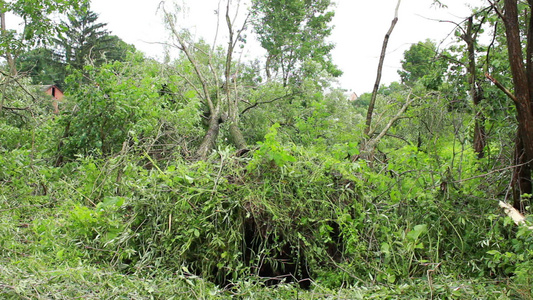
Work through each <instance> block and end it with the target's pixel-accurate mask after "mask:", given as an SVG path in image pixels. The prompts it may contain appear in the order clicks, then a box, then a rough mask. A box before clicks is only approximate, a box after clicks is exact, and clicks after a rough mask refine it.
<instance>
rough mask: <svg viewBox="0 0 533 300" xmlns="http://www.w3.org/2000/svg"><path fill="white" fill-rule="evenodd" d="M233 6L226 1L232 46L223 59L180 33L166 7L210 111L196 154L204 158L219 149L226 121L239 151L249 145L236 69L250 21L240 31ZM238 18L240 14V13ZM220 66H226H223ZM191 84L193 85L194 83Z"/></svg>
mask: <svg viewBox="0 0 533 300" xmlns="http://www.w3.org/2000/svg"><path fill="white" fill-rule="evenodd" d="M230 3H231V1H230V0H228V1H227V2H226V8H225V14H224V20H225V23H226V26H227V29H228V41H227V43H228V46H227V48H226V50H225V53H224V54H223V56H224V58H223V59H222V57H221V56H220V55H219V54H220V52H219V51H217V49H216V47H215V46H213V47H212V48H209V47H206V44H205V43H195V42H194V41H193V40H192V38H191V35H190V33H189V32H188V31H187V30H180V29H179V28H178V25H177V24H176V18H175V15H173V14H171V13H169V12H168V11H167V10H166V9H165V8H164V7H163V12H164V18H165V21H166V23H167V25H168V27H169V29H170V31H171V33H172V38H173V39H174V41H175V44H174V45H175V47H176V48H178V49H179V50H180V51H181V52H182V53H183V54H184V56H185V58H186V59H187V61H188V62H189V63H190V66H191V71H192V73H193V74H194V75H195V79H196V81H197V82H198V83H199V85H200V88H197V89H196V90H197V91H198V95H199V96H200V97H201V98H202V100H203V101H204V104H205V106H206V107H207V110H208V116H207V117H208V128H207V131H206V133H205V135H204V138H203V139H202V142H201V143H200V146H199V147H198V149H197V151H196V156H197V157H198V158H200V159H204V158H206V157H207V155H208V154H209V152H210V151H211V149H213V147H214V146H215V143H216V139H217V137H218V135H219V131H220V124H221V123H223V122H225V121H228V122H229V131H230V137H231V139H232V141H233V143H234V145H235V146H236V147H237V148H239V149H243V148H245V147H246V142H245V140H244V137H243V135H242V133H241V131H240V129H239V127H238V125H239V113H238V109H239V107H238V103H239V97H238V89H237V77H238V76H237V75H238V71H237V70H235V63H234V62H233V54H234V51H235V48H236V46H237V45H238V44H239V43H240V42H243V35H242V34H243V32H244V30H245V29H246V24H247V20H248V18H247V17H246V20H244V22H243V24H242V26H240V28H239V29H236V28H235V22H236V21H235V19H236V17H235V18H234V19H232V18H231V17H230ZM237 7H238V5H237ZM218 13H219V12H218V11H217V14H218ZM236 15H238V12H237V13H236ZM221 59H222V61H221ZM202 60H203V61H202ZM220 63H221V64H222V66H220ZM220 67H221V68H220ZM183 75H186V74H183ZM220 78H223V79H224V82H220ZM191 85H193V83H192V81H191ZM195 88H196V87H195Z"/></svg>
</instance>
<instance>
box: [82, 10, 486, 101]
mask: <svg viewBox="0 0 533 300" xmlns="http://www.w3.org/2000/svg"><path fill="white" fill-rule="evenodd" d="M170 1H171V0H167V1H166V2H167V3H168V2H170ZM174 1H177V2H178V3H179V4H181V5H182V6H185V7H188V9H186V10H185V11H183V12H182V13H181V14H180V16H179V19H178V22H179V25H180V26H183V27H185V28H189V29H190V30H191V31H192V32H193V33H195V34H196V36H197V37H203V38H205V39H206V40H207V41H213V39H214V38H213V37H214V33H215V31H216V30H215V29H216V25H217V16H216V14H215V10H216V9H217V4H218V3H219V1H218V0H174ZM333 1H334V2H335V4H336V6H335V7H334V8H333V9H334V11H335V18H334V20H333V22H332V23H333V24H332V25H333V26H334V29H333V33H332V35H331V37H330V41H331V42H333V43H335V44H336V47H335V49H334V50H333V51H332V57H333V61H334V63H335V64H337V65H338V66H339V67H340V69H341V70H342V71H343V72H344V75H343V76H342V77H341V78H339V82H338V85H339V87H341V88H344V89H346V90H347V91H350V92H351V91H353V92H356V93H357V94H358V95H360V94H362V93H364V92H370V91H372V88H373V86H374V82H375V81H376V73H377V65H378V60H379V55H380V53H381V47H382V44H383V38H384V36H385V33H386V32H387V31H388V29H389V27H390V25H391V21H392V19H393V17H394V12H395V8H396V5H397V3H398V1H397V0H333ZM222 2H224V1H222ZM441 2H442V3H443V4H446V5H448V8H447V9H443V8H439V7H436V6H434V5H432V3H433V0H402V1H401V4H400V8H399V15H398V17H399V18H398V23H397V25H396V27H395V29H394V31H393V33H392V35H391V38H390V40H389V45H388V48H387V55H386V59H385V64H384V69H383V77H382V80H381V83H382V84H389V83H390V82H392V81H398V80H399V76H398V74H397V70H398V69H400V68H401V60H402V58H403V53H404V51H406V50H407V49H409V47H410V46H411V45H412V44H414V43H417V42H419V41H424V40H425V39H428V38H429V39H431V40H433V41H434V42H436V43H437V44H441V45H442V47H446V46H447V45H448V44H449V43H450V38H449V39H448V40H445V39H446V37H447V36H449V35H450V33H453V31H454V25H453V24H452V23H449V22H438V21H435V20H447V21H454V22H461V20H463V19H464V18H465V17H467V16H469V14H470V11H471V9H470V8H469V7H476V6H480V5H483V4H486V2H487V0H465V1H458V0H441ZM160 3H161V0H92V6H91V9H92V10H93V11H95V12H96V13H98V14H99V20H100V22H104V23H107V28H108V29H109V30H110V31H111V32H112V34H115V35H117V36H119V37H120V38H121V39H123V40H124V41H125V42H127V43H130V44H134V45H135V46H136V48H137V49H139V50H141V51H143V52H145V53H146V54H147V55H148V56H150V57H153V58H156V59H159V60H162V59H163V57H164V54H165V50H164V46H163V45H162V43H165V42H166V41H168V32H167V31H166V30H165V27H164V25H163V22H162V17H161V11H160V10H158V7H159V5H160ZM244 10H245V7H243V8H241V11H244ZM452 35H453V34H452ZM218 43H219V44H222V43H223V38H222V37H221V36H220V35H219V37H218ZM262 53H264V52H263V51H262V49H261V48H260V47H259V46H258V44H257V43H254V42H253V41H250V39H249V42H248V44H247V45H246V47H245V48H244V54H243V56H244V57H245V59H246V58H249V59H253V58H254V57H257V56H258V55H261V54H262Z"/></svg>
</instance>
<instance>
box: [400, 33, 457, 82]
mask: <svg viewBox="0 0 533 300" xmlns="http://www.w3.org/2000/svg"><path fill="white" fill-rule="evenodd" d="M447 68H448V63H447V62H446V61H445V60H443V59H442V58H439V57H438V53H437V48H436V45H435V43H433V42H432V41H430V40H426V41H425V42H419V43H418V44H413V45H412V46H411V47H410V48H409V50H407V51H405V53H404V59H403V60H402V69H403V70H402V71H398V74H400V77H401V79H402V83H404V84H406V85H409V86H413V85H414V84H415V83H416V82H417V81H421V82H422V84H423V85H424V86H425V87H426V88H428V89H431V90H438V89H439V87H440V86H441V85H442V83H443V80H444V78H443V76H444V72H445V71H446V70H447Z"/></svg>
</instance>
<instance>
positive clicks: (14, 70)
mask: <svg viewBox="0 0 533 300" xmlns="http://www.w3.org/2000/svg"><path fill="white" fill-rule="evenodd" d="M0 19H2V20H1V22H0V28H1V31H2V35H5V32H6V30H7V28H6V13H5V12H0ZM5 57H6V60H7V65H8V66H9V72H10V73H11V75H12V76H17V68H16V66H15V59H14V58H13V54H12V53H11V51H10V49H9V46H7V49H6V53H5Z"/></svg>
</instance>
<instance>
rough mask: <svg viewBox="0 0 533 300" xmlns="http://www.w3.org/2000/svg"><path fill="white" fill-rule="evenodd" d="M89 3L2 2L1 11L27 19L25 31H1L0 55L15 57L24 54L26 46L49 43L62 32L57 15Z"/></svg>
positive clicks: (53, 0)
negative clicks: (5, 54)
mask: <svg viewBox="0 0 533 300" xmlns="http://www.w3.org/2000/svg"><path fill="white" fill-rule="evenodd" d="M86 3H87V1H86V0H83V1H77V0H16V1H9V2H7V1H2V3H0V12H2V13H13V14H14V15H16V16H19V17H21V18H22V19H24V29H23V31H22V32H16V31H14V30H9V31H7V32H2V34H0V49H1V50H2V51H0V52H2V53H10V54H12V55H14V54H18V53H20V52H22V51H23V50H24V49H25V48H26V47H27V46H34V45H36V44H40V43H46V42H49V41H50V40H51V38H52V35H53V34H55V33H56V32H58V31H61V30H62V29H63V27H62V26H60V25H59V24H58V23H57V22H56V18H54V14H56V15H57V14H58V13H59V14H64V13H67V12H69V11H79V10H83V9H84V7H85V4H86ZM2 17H5V15H2Z"/></svg>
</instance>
